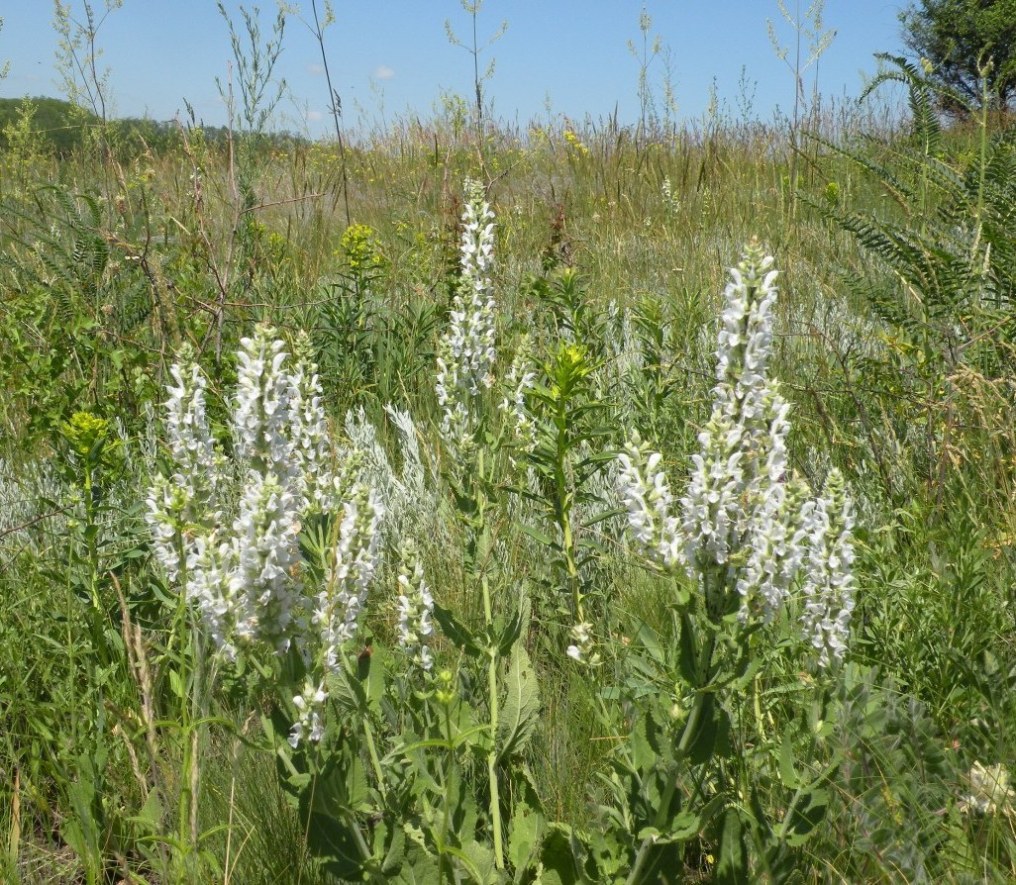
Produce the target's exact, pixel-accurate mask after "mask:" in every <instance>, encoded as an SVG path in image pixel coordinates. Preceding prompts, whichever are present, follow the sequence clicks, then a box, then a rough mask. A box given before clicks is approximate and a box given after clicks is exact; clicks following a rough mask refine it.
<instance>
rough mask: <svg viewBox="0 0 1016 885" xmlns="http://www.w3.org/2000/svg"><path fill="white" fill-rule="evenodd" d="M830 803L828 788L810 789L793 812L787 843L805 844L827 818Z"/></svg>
mask: <svg viewBox="0 0 1016 885" xmlns="http://www.w3.org/2000/svg"><path fill="white" fill-rule="evenodd" d="M828 805H829V794H828V792H827V791H826V790H824V789H821V788H817V789H813V790H809V791H808V792H807V793H806V794H805V795H804V797H803V799H802V800H801V801H800V802H798V803H797V804H796V805H795V806H794V810H793V812H792V813H791V817H790V826H789V828H788V829H787V844H788V845H791V846H793V847H796V846H798V845H803V844H804V843H805V842H806V841H807V840H808V838H809V837H810V836H811V834H812V833H813V832H814V831H815V827H817V826H818V825H819V824H820V823H821V822H822V820H823V819H824V818H825V815H826V809H827V808H828Z"/></svg>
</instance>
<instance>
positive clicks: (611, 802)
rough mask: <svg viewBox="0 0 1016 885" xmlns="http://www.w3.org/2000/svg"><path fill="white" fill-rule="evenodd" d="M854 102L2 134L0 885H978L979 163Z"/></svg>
mask: <svg viewBox="0 0 1016 885" xmlns="http://www.w3.org/2000/svg"><path fill="white" fill-rule="evenodd" d="M234 36H235V35H234ZM318 37H319V39H320V30H319V31H318ZM271 45H272V44H269V46H271ZM467 48H468V47H467ZM238 51H239V50H238ZM269 57H270V56H269ZM883 63H884V65H885V68H884V69H883V73H882V74H881V75H880V78H878V79H876V81H875V82H874V83H873V84H872V87H871V90H870V93H871V94H870V95H868V96H866V98H865V100H864V101H863V102H862V103H860V104H855V103H849V104H847V103H844V104H842V105H840V106H837V105H827V106H820V107H818V108H814V109H810V110H809V112H808V113H807V114H803V115H802V116H801V118H800V119H799V120H798V119H796V118H795V121H794V128H793V130H792V131H788V129H787V125H786V123H787V121H780V120H777V121H774V122H772V123H764V122H761V121H758V120H753V119H746V118H742V117H737V116H734V115H733V114H731V113H730V112H729V111H726V110H723V109H714V110H713V111H711V112H710V115H709V116H708V117H707V118H706V119H705V120H703V121H702V122H701V123H700V124H695V125H691V124H689V125H688V126H685V127H683V128H681V127H677V126H673V125H667V124H666V121H665V120H661V119H657V118H656V117H654V116H653V115H651V114H648V112H647V108H648V107H649V106H648V105H644V107H643V115H642V122H641V123H640V125H639V126H638V127H635V128H629V127H624V126H622V125H620V124H619V123H618V122H617V120H616V118H615V119H608V120H606V121H599V122H597V121H592V120H588V121H586V123H585V124H584V125H579V124H578V123H576V122H575V121H573V120H568V119H555V118H548V119H547V120H544V121H539V122H535V121H534V122H533V123H532V124H531V125H529V126H525V127H522V126H518V125H515V124H508V123H498V122H497V121H496V119H495V118H493V117H492V116H491V115H490V113H489V112H488V111H487V108H486V106H485V105H484V104H483V103H482V98H481V92H480V88H479V87H480V81H479V80H478V81H477V101H478V103H479V104H478V110H477V111H476V112H475V113H474V114H473V117H472V124H473V125H470V126H463V125H462V118H461V115H462V113H465V112H468V108H467V109H466V111H465V112H464V111H463V109H462V107H460V106H459V105H457V104H453V103H452V104H447V105H446V106H445V107H444V108H443V109H438V110H437V111H435V114H434V117H433V119H431V120H429V121H421V120H419V119H404V120H394V121H389V122H387V123H386V125H385V127H384V128H383V129H381V128H379V129H376V130H371V129H365V130H364V131H362V132H360V133H358V134H357V135H356V137H352V138H350V137H347V138H343V137H342V132H341V131H340V132H339V137H338V138H337V139H336V140H334V141H327V142H310V141H307V140H305V139H301V138H296V137H290V136H280V135H275V134H273V133H271V132H270V131H268V129H267V126H266V121H267V120H268V119H269V118H268V117H267V116H266V117H264V118H261V117H259V116H258V110H259V108H258V107H257V106H256V105H254V106H252V107H251V108H249V109H248V110H250V113H249V114H248V116H247V118H246V119H247V125H246V126H238V127H237V128H236V131H233V130H232V129H230V131H228V132H226V133H225V134H224V135H223V136H222V137H213V133H211V132H210V131H207V130H205V129H204V128H203V127H201V126H199V125H197V124H196V123H195V122H194V121H193V120H192V121H191V122H190V123H182V124H180V125H179V126H177V127H174V128H172V129H170V130H168V131H166V132H163V133H162V134H161V136H160V138H159V139H148V140H146V139H145V138H144V137H143V135H142V134H139V133H138V132H134V131H132V130H130V129H128V128H123V127H118V126H117V125H115V124H114V123H112V122H109V121H104V120H102V121H100V120H94V119H88V120H79V121H78V124H77V125H79V126H80V127H82V129H81V131H82V133H83V135H82V138H81V140H80V141H79V142H78V143H77V144H75V145H74V146H72V147H71V148H69V149H67V150H61V151H60V152H57V151H56V149H54V148H53V146H52V145H50V144H49V143H48V142H47V141H46V139H45V137H44V134H43V133H42V132H41V131H40V130H39V129H37V128H35V127H34V126H33V123H32V119H33V114H34V110H33V106H32V104H31V102H30V101H27V100H26V101H25V102H23V103H22V106H21V109H20V111H19V118H18V121H16V122H14V123H11V124H10V125H9V126H8V127H7V129H6V130H5V131H4V139H3V142H2V144H3V147H2V150H0V373H2V384H0V417H2V425H0V427H2V430H0V500H2V505H0V586H2V589H0V723H2V726H0V877H2V878H3V880H4V881H10V882H18V883H58V882H60V883H63V882H66V883H72V882H73V883H76V882H84V883H89V885H92V883H113V882H116V883H121V882H122V883H128V882H130V883H151V885H162V883H170V882H174V883H196V882H221V883H237V885H248V883H250V885H258V883H266V885H267V883H279V882H284V883H289V882H293V883H297V882H299V883H307V885H315V883H321V885H324V883H333V882H396V883H405V885H410V883H420V885H429V883H435V885H436V883H467V882H471V883H477V885H487V883H509V882H512V883H520V885H523V883H524V885H529V883H532V885H536V883H545V885H572V883H617V885H621V883H627V885H635V883H671V882H674V883H676V882H712V881H716V882H721V883H741V882H781V883H782V882H787V883H791V882H851V883H853V882H893V883H896V882H926V881H929V880H939V881H943V882H957V883H961V882H1007V881H1012V879H1013V877H1014V876H1016V791H1014V788H1012V787H1011V786H1010V778H1011V775H1010V771H1011V768H1012V766H1013V765H1016V743H1013V742H1012V739H1011V735H1012V734H1013V733H1014V730H1016V643H1014V637H1016V627H1014V617H1016V608H1014V606H1016V595H1014V592H1013V588H1014V587H1016V481H1014V475H1016V474H1014V467H1016V460H1014V459H1016V431H1014V428H1016V375H1014V373H1013V365H1014V356H1016V352H1014V346H1016V330H1014V328H1013V324H1012V316H1013V313H1012V311H1013V302H1012V299H1013V298H1014V297H1016V284H1014V282H1016V227H1014V226H1013V206H1014V205H1016V139H1014V137H1013V133H1014V131H1016V130H1014V129H1013V128H1012V124H1011V121H1010V120H1009V118H1007V117H1006V116H1005V115H999V114H993V113H989V111H988V110H987V109H985V110H983V112H980V111H978V112H974V113H972V114H971V115H970V116H969V117H967V118H965V120H964V121H963V122H957V121H955V120H952V121H950V120H947V119H945V118H943V117H942V115H941V114H939V113H937V112H936V111H935V105H934V86H933V84H932V83H931V82H930V81H929V80H928V79H927V78H926V76H925V75H924V73H923V72H922V70H921V69H920V68H919V67H915V66H912V65H910V64H909V63H907V62H905V61H904V60H903V59H894V58H892V57H886V58H884V59H883ZM262 70H263V68H262ZM269 71H270V69H269ZM884 85H895V86H897V87H898V88H901V89H902V90H903V91H902V94H903V95H904V97H905V99H906V101H905V108H904V109H902V110H901V109H900V108H896V107H895V106H891V105H889V104H881V103H879V102H880V99H879V96H880V93H879V89H880V87H881V86H884ZM258 120H260V123H258V122H257V121H258ZM338 123H339V120H338V117H337V118H336V125H337V126H338ZM1010 681H1012V683H1013V684H1010ZM1010 689H1014V690H1013V691H1011V690H1010ZM1010 744H1012V745H1010Z"/></svg>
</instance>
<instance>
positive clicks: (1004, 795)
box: [959, 762, 1016, 818]
mask: <svg viewBox="0 0 1016 885" xmlns="http://www.w3.org/2000/svg"><path fill="white" fill-rule="evenodd" d="M967 780H968V781H969V783H970V790H971V792H970V794H969V795H967V796H965V797H964V798H963V799H962V801H961V802H960V805H959V809H960V811H961V812H963V813H964V814H977V815H993V814H998V813H1000V812H1001V813H1003V814H1005V815H1006V816H1007V817H1009V818H1013V817H1016V810H1014V807H1013V806H1014V802H1016V791H1014V790H1013V788H1012V787H1011V786H1010V781H1009V769H1007V768H1006V767H1005V766H1004V765H988V766H985V765H983V764H981V763H980V762H975V763H974V764H973V766H972V767H971V769H970V771H969V772H968V773H967Z"/></svg>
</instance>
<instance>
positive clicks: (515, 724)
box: [497, 644, 540, 762]
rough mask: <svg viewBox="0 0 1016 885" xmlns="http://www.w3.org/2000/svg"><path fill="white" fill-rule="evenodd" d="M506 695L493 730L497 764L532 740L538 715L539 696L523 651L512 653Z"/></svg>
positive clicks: (527, 656)
mask: <svg viewBox="0 0 1016 885" xmlns="http://www.w3.org/2000/svg"><path fill="white" fill-rule="evenodd" d="M507 681H508V693H507V695H506V697H505V700H504V705H503V706H502V708H501V721H500V723H499V726H498V730H497V744H498V752H497V761H498V762H500V761H501V760H502V759H505V758H506V757H508V756H510V755H511V754H513V753H520V752H522V750H524V749H525V747H526V744H528V743H529V739H530V738H531V737H532V734H533V729H534V728H536V721H537V718H538V717H539V715H540V693H539V688H538V687H537V683H536V673H534V672H533V665H532V664H531V663H530V661H529V655H528V654H527V653H526V650H525V648H523V647H522V646H521V645H518V644H517V645H516V646H515V647H514V648H513V649H512V657H511V664H510V665H509V667H508V680H507Z"/></svg>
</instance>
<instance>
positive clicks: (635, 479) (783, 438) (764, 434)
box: [618, 245, 854, 666]
mask: <svg viewBox="0 0 1016 885" xmlns="http://www.w3.org/2000/svg"><path fill="white" fill-rule="evenodd" d="M772 264H773V259H772V258H771V257H769V256H765V255H763V253H762V252H761V250H759V249H758V248H757V247H756V246H754V245H753V246H750V247H749V248H748V250H747V253H746V255H745V257H744V259H743V260H742V261H741V263H740V264H739V265H738V266H737V267H736V268H733V269H732V270H731V272H730V275H731V280H730V282H729V284H728V285H727V287H726V290H725V292H724V307H723V314H722V320H721V326H720V332H719V336H718V344H717V349H716V386H715V387H714V388H713V408H712V414H711V415H710V419H709V422H708V423H707V424H706V425H705V427H704V428H703V429H702V431H701V433H699V436H698V442H699V451H698V452H697V453H696V454H694V455H693V456H692V469H691V473H690V476H689V479H688V484H687V486H686V488H685V493H684V495H683V496H682V497H681V499H680V502H679V514H680V515H679V516H677V515H673V513H672V510H671V507H672V504H673V503H674V498H673V495H672V493H671V491H670V486H669V484H668V481H667V478H666V475H665V474H664V473H663V471H662V470H660V469H659V468H660V463H661V461H662V456H661V455H660V454H659V453H656V452H650V451H649V450H648V449H647V447H646V446H644V445H643V443H642V441H641V440H640V439H639V438H638V436H637V435H633V438H632V440H631V442H630V443H629V444H628V445H627V446H626V448H625V450H624V451H623V452H622V453H621V454H620V455H619V456H618V461H619V464H620V470H619V474H618V491H619V494H620V496H621V500H622V501H623V503H624V505H625V507H626V509H627V511H628V522H629V527H630V529H631V532H632V534H633V536H634V538H635V540H636V541H637V542H638V544H639V545H640V546H641V547H642V548H643V550H644V551H645V552H646V553H647V554H648V555H649V557H650V558H651V559H653V560H654V561H655V562H657V563H658V564H660V565H661V566H663V567H664V568H667V569H677V568H681V569H684V570H685V571H687V573H688V574H689V575H690V576H691V577H692V578H693V579H694V580H696V581H697V582H698V585H699V589H700V591H701V592H702V594H703V595H704V597H705V604H706V611H707V613H708V614H709V617H711V618H712V619H714V620H718V619H719V618H720V617H722V616H723V615H725V614H727V613H729V612H731V611H736V610H738V609H739V610H740V615H741V618H742V619H747V618H750V617H753V616H757V617H760V618H762V619H763V620H768V619H770V618H772V617H773V615H774V614H775V613H776V611H778V610H779V609H780V608H781V606H783V604H784V603H785V602H786V601H787V599H788V597H789V595H790V588H791V584H792V582H793V580H794V579H795V576H797V575H798V573H799V572H801V571H802V569H803V571H804V579H803V583H802V597H803V615H802V616H801V622H802V625H803V627H804V632H805V634H806V636H807V639H808V641H810V642H811V643H812V644H813V645H814V647H815V648H816V650H817V651H818V653H819V664H820V665H821V666H827V665H829V664H830V663H831V662H832V661H833V660H840V659H841V658H842V657H843V654H844V651H845V648H846V637H847V632H848V628H849V623H850V614H851V611H852V609H853V604H854V603H853V579H852V576H851V564H852V561H853V542H852V536H851V529H852V527H853V509H852V504H851V502H850V499H849V497H848V495H847V493H846V489H845V487H844V483H843V478H842V477H841V476H840V475H839V473H838V472H837V471H835V470H834V471H831V472H830V474H829V477H828V479H827V481H826V487H825V491H824V493H823V494H822V495H821V496H819V497H817V498H810V497H809V494H808V491H807V487H806V485H805V484H804V483H803V481H801V480H798V479H796V478H794V477H791V475H790V470H789V468H788V465H787V435H788V433H789V431H790V422H789V420H788V413H789V411H790V407H789V404H788V403H787V402H786V401H785V400H784V399H783V397H782V396H781V395H780V392H779V388H778V386H777V384H776V383H775V382H774V381H772V380H771V379H770V378H769V376H768V363H769V358H770V356H771V353H772V341H773V305H774V303H775V300H776V293H777V290H776V286H775V280H776V271H775V270H773V269H772Z"/></svg>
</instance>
